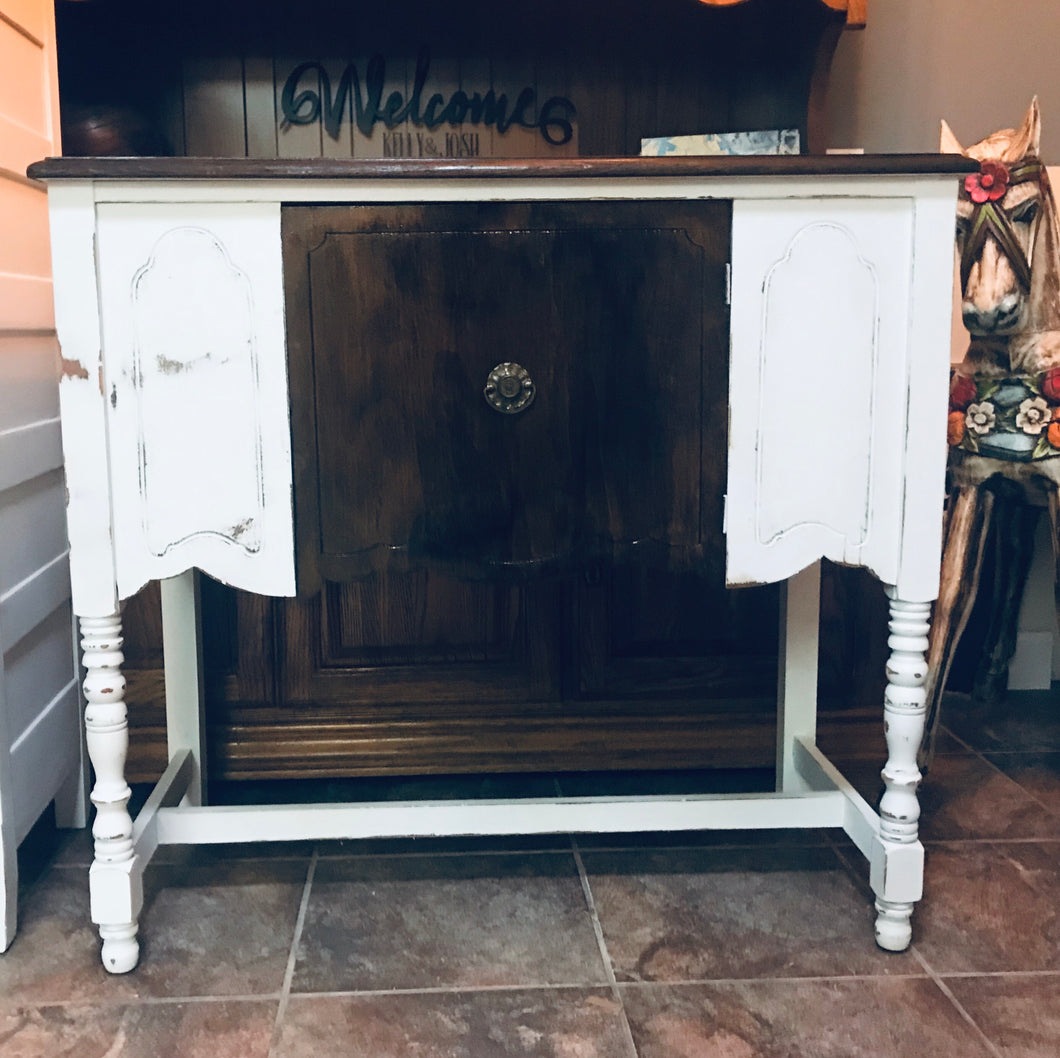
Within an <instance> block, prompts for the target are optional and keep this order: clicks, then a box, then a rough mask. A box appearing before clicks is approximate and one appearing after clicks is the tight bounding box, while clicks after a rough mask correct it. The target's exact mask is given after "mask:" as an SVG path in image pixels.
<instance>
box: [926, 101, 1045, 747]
mask: <svg viewBox="0 0 1060 1058" xmlns="http://www.w3.org/2000/svg"><path fill="white" fill-rule="evenodd" d="M1040 135H1041V119H1040V116H1039V112H1038V101H1037V99H1035V100H1033V101H1032V102H1031V106H1030V109H1029V110H1028V111H1027V115H1026V117H1025V118H1024V121H1023V124H1022V126H1021V127H1020V128H1019V129H1005V130H1003V131H1000V132H995V133H994V134H993V135H991V136H988V137H987V138H986V139H985V140H982V141H981V142H979V143H977V144H975V145H974V146H972V147H968V148H963V147H962V146H961V145H960V143H958V141H957V139H956V137H955V136H954V135H953V133H952V132H951V131H950V128H949V126H948V125H946V123H945V122H943V124H942V150H943V152H946V153H960V154H963V155H965V156H967V157H969V158H973V159H975V160H976V161H978V162H979V172H978V173H973V174H971V175H969V176H968V177H966V178H965V180H964V184H963V186H962V187H961V189H960V191H959V197H958V205H957V253H958V257H959V260H960V291H961V311H962V317H963V320H964V325H965V327H966V328H967V329H968V331H969V333H970V335H971V342H970V344H969V347H968V351H967V353H966V354H965V357H964V360H963V361H962V362H961V363H960V364H959V365H958V366H957V367H956V369H955V370H954V372H953V375H952V380H951V385H950V410H949V417H948V430H947V435H948V436H947V439H948V442H949V473H948V477H949V485H948V496H947V505H946V526H945V532H944V545H943V556H942V583H941V586H940V590H939V599H938V602H937V603H936V606H935V618H934V621H933V629H932V638H931V644H930V649H929V653H928V665H929V675H928V685H927V706H928V722H927V734H926V735H925V740H924V744H923V745H922V747H921V762H922V763H926V762H927V761H928V760H930V756H931V751H932V748H933V743H934V735H935V731H936V729H937V721H938V710H939V703H940V700H941V697H942V692H943V690H944V688H945V684H946V679H947V676H948V674H949V669H950V664H951V662H952V660H953V654H954V651H955V649H956V646H957V644H958V642H959V640H960V637H961V635H962V633H963V631H964V630H965V627H966V625H967V622H968V617H969V615H970V613H971V609H972V605H973V603H974V602H975V597H976V594H977V593H978V592H979V591H980V588H981V587H982V588H983V589H986V588H988V587H989V589H990V591H991V593H992V596H991V597H992V602H993V606H992V613H991V616H990V620H989V621H988V623H987V624H988V627H987V630H986V639H985V641H984V644H983V650H982V654H981V659H980V662H979V666H978V669H977V671H976V674H975V677H974V681H973V690H972V697H973V700H978V701H980V702H983V703H992V702H997V701H999V700H1000V699H1001V698H1002V697H1003V695H1004V692H1005V688H1006V685H1007V681H1008V666H1009V662H1010V661H1011V658H1012V655H1013V653H1014V650H1015V643H1016V630H1017V622H1018V616H1019V605H1020V601H1021V598H1022V595H1023V590H1024V588H1025V586H1026V582H1027V576H1028V572H1029V569H1030V563H1031V557H1032V554H1033V549H1034V535H1035V531H1036V527H1037V523H1038V520H1039V518H1040V517H1041V512H1042V510H1043V509H1044V510H1046V511H1048V512H1049V517H1050V519H1051V522H1052V527H1053V539H1054V541H1055V540H1056V539H1057V535H1056V531H1057V527H1058V521H1060V229H1058V226H1057V212H1056V203H1055V202H1054V200H1053V195H1052V192H1051V190H1050V187H1049V177H1048V174H1047V172H1046V169H1045V166H1044V165H1043V164H1042V161H1041V159H1040V158H1039V155H1038V147H1039V140H1040ZM987 551H989V552H990V556H991V558H992V562H987V563H986V564H985V565H984V562H983V559H984V554H985V553H986V552H987ZM990 567H992V582H991V584H990V585H987V584H985V583H984V584H982V585H981V584H980V581H981V573H982V572H983V571H984V570H985V569H987V568H990Z"/></svg>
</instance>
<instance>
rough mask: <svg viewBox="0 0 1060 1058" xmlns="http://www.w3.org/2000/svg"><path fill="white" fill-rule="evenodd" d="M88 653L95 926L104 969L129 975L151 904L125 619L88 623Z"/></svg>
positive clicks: (84, 623) (84, 631)
mask: <svg viewBox="0 0 1060 1058" xmlns="http://www.w3.org/2000/svg"><path fill="white" fill-rule="evenodd" d="M81 646H82V648H83V649H84V664H85V670H86V676H85V684H84V688H85V700H86V703H87V704H86V706H85V741H86V743H87V746H88V756H89V758H90V760H91V761H92V767H93V768H94V769H95V773H96V783H95V786H94V787H93V788H92V803H93V804H94V805H95V807H96V817H95V820H94V821H93V823H92V836H93V838H94V839H95V858H94V860H93V862H92V868H91V870H90V871H89V890H90V893H91V902H92V921H93V922H95V923H96V924H97V925H98V926H99V935H100V937H102V938H103V953H102V957H103V965H104V967H105V968H106V969H107V970H109V971H110V972H111V973H128V971H129V970H131V969H133V967H134V966H135V965H136V963H137V960H138V959H139V957H140V945H139V943H138V942H137V939H136V930H137V919H138V918H139V915H140V908H141V907H142V906H143V889H142V885H141V879H140V873H139V871H138V870H137V865H136V859H135V856H134V855H133V842H132V818H131V817H130V816H129V794H130V790H129V785H128V783H126V781H125V756H126V752H127V750H128V746H129V726H128V723H127V721H126V713H125V677H124V676H122V674H121V663H122V661H123V660H124V658H123V655H122V652H121V646H122V637H121V618H120V616H119V615H118V614H112V615H110V616H109V617H82V618H81Z"/></svg>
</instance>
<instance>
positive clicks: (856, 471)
mask: <svg viewBox="0 0 1060 1058" xmlns="http://www.w3.org/2000/svg"><path fill="white" fill-rule="evenodd" d="M52 196H53V197H52V203H53V205H52V209H53V225H54V231H55V233H56V234H55V236H54V238H55V248H56V255H57V258H58V257H61V258H62V260H63V267H62V269H61V271H60V270H59V269H57V273H56V279H57V288H58V290H57V293H58V318H59V321H60V323H59V328H60V335H61V336H63V340H64V352H65V355H66V356H67V357H68V358H69V363H70V370H69V371H68V378H67V380H66V381H65V382H64V384H63V391H64V401H63V420H64V436H65V443H66V451H67V459H68V474H69V478H70V517H71V539H72V541H73V553H72V560H73V563H74V587H75V592H74V598H75V604H76V608H77V611H78V613H80V614H82V615H84V616H85V617H86V618H87V620H85V621H84V622H83V627H84V633H85V646H86V667H87V668H88V670H89V673H90V680H89V681H88V682H86V691H87V693H88V694H89V700H90V703H91V705H90V716H89V730H90V740H91V745H92V753H93V761H94V763H96V768H97V774H98V775H99V776H100V781H99V783H98V784H97V788H96V791H95V792H94V794H93V798H94V800H96V801H97V803H98V804H99V806H100V816H101V817H102V820H103V821H102V822H98V823H97V826H98V829H97V834H96V837H97V859H96V863H95V865H94V866H93V869H92V906H93V918H94V919H95V920H96V921H97V922H99V923H100V929H101V933H102V934H103V935H104V937H105V938H106V944H105V955H104V962H105V964H106V965H107V966H108V969H111V970H112V971H119V970H126V969H129V968H131V966H132V965H133V964H134V963H135V960H136V957H137V955H136V950H137V949H136V940H135V937H136V917H137V915H138V911H139V906H140V901H141V897H140V881H139V879H140V875H141V873H142V871H143V868H144V866H145V864H146V862H147V861H148V860H149V859H150V856H151V854H152V853H153V851H154V849H155V848H156V847H157V846H158V845H159V844H166V843H173V842H217V841H250V840H256V839H259V838H260V839H264V838H269V839H275V840H288V839H290V840H294V839H305V838H325V837H369V836H411V835H427V834H502V833H546V832H557V831H578V830H586V831H622V830H629V829H634V830H635V829H647V828H651V829H662V830H683V829H703V828H722V827H734V826H743V827H782V826H809V827H829V826H842V827H843V828H844V830H845V831H846V832H847V833H848V834H849V835H850V836H851V838H852V840H853V841H854V842H855V844H856V845H857V847H858V848H859V849H860V850H861V851H862V853H863V854H864V855H865V857H866V859H867V860H868V861H869V865H870V880H871V883H872V886H873V889H874V891H875V893H876V896H877V907H878V913H879V926H878V929H879V941H880V943H881V944H882V945H883V946H885V947H892V948H900V947H903V946H904V945H906V944H908V938H909V930H908V924H909V914H910V912H911V910H912V906H913V903H914V902H915V900H917V899H918V898H919V895H920V883H921V878H922V873H923V859H922V849H921V847H920V844H919V842H918V841H917V838H916V817H917V815H918V812H919V809H918V806H917V800H916V776H915V775H913V773H912V771H911V770H910V767H912V769H913V771H915V758H914V757H911V756H910V753H911V752H912V751H911V750H910V747H911V746H915V743H916V740H917V730H918V725H921V726H922V723H923V718H922V710H921V711H920V712H919V713H918V709H919V708H920V707H919V706H918V704H917V702H918V701H919V699H918V698H917V694H918V693H921V692H918V687H919V684H918V682H917V681H918V680H919V679H921V676H920V675H919V673H920V668H921V667H922V656H921V651H922V640H923V632H924V629H925V628H926V620H927V609H928V608H927V604H928V602H929V601H930V600H931V599H932V598H933V597H934V594H935V592H936V590H937V582H938V553H939V552H938V543H939V539H940V532H941V529H940V525H941V504H942V477H943V473H944V467H945V444H944V428H945V422H944V415H943V412H944V409H945V403H946V399H945V394H946V382H947V373H948V361H949V355H948V353H949V345H948V333H949V332H948V327H949V295H950V289H951V272H952V216H953V209H954V201H955V198H956V182H955V180H954V179H953V178H952V177H945V176H934V177H933V176H920V177H915V176H908V177H903V176H883V177H878V178H872V177H864V176H856V177H850V178H845V177H825V178H819V179H818V178H814V179H809V178H798V179H792V180H788V179H779V178H776V177H764V178H746V179H739V180H732V179H724V178H701V177H681V178H665V179H658V178H646V179H641V178H619V179H606V180H605V179H599V178H579V179H577V180H567V179H556V180H551V179H549V180H527V179H522V178H517V179H507V180H500V179H498V180H492V179H491V180H486V181H476V180H474V179H471V178H460V179H453V180H431V181H426V180H415V179H367V180H351V181H343V180H314V179H312V178H306V179H303V180H297V181H296V180H277V181H271V180H258V181H255V180H248V181H231V180H229V181H220V180H218V181H214V180H196V181H186V182H180V181H172V180H144V181H130V180H118V181H107V180H100V181H97V182H93V181H91V180H62V181H56V182H55V184H54V186H53V188H52ZM675 197H676V198H681V197H687V198H731V199H734V200H735V202H734V220H733V261H732V363H731V372H730V412H731V430H730V453H729V480H728V497H727V503H726V521H727V534H728V548H727V550H728V569H729V576H730V579H731V580H732V581H734V582H751V581H755V582H762V581H777V580H785V579H787V578H789V577H793V576H794V577H795V579H794V580H793V581H792V583H791V584H790V586H789V592H788V594H787V603H786V613H787V614H788V618H789V620H788V624H787V627H786V630H785V633H784V636H783V638H782V642H783V665H782V668H783V676H782V678H783V685H782V690H781V695H780V704H781V722H780V737H779V741H778V747H777V754H778V791H777V792H776V793H771V794H760V795H759V794H756V795H746V796H738V797H721V798H714V797H693V798H665V797H664V798H575V799H561V798H548V799H543V800H534V801H516V802H508V801H503V802H500V801H499V802H474V803H463V802H446V803H444V804H423V803H414V804H390V803H388V804H360V805H288V806H270V807H251V808H238V809H226V808H210V807H187V806H184V807H179V808H178V807H175V806H176V805H177V803H178V802H179V801H180V800H181V799H182V798H186V800H187V801H191V802H194V801H196V800H198V797H199V792H200V789H201V787H200V781H201V779H200V777H201V764H202V763H203V762H202V725H201V709H202V681H201V668H200V665H201V662H200V649H201V642H200V633H199V631H198V622H197V616H196V611H197V607H196V601H195V591H194V580H193V578H192V575H191V574H189V573H188V571H189V570H190V569H192V568H193V567H199V568H202V569H205V570H207V571H208V572H210V573H211V574H212V575H214V576H216V577H219V578H220V579H222V580H225V581H227V582H229V583H232V584H236V585H238V586H241V587H244V588H247V589H248V590H251V591H257V592H262V593H268V594H286V593H290V592H292V591H293V590H294V574H293V529H292V525H291V505H290V481H291V470H290V450H289V426H288V406H287V391H286V372H285V366H286V365H285V361H284V356H285V350H284V329H283V290H282V282H281V277H282V270H281V257H280V252H281V248H280V205H281V203H284V202H292V203H293V202H321V201H326V202H343V201H349V202H365V201H369V202H395V201H396V202H417V201H419V202H431V201H475V200H481V199H490V200H496V199H512V200H516V199H538V200H540V199H566V200H586V199H607V198H613V199H629V198H636V199H652V198H675ZM94 240H95V241H96V242H97V244H98V268H99V270H98V275H97V273H96V271H95V261H94V260H93V257H92V248H93V243H94ZM97 305H98V306H99V308H98V309H97ZM351 473H356V468H355V467H352V468H351ZM821 557H830V558H833V559H836V560H838V561H842V562H849V563H855V564H860V565H864V566H867V567H868V568H869V569H871V570H872V571H873V572H874V573H876V575H877V576H879V577H880V578H881V579H883V580H884V581H885V582H886V583H887V584H890V585H894V586H895V587H894V588H893V589H891V591H892V598H893V599H894V602H893V606H892V616H893V625H892V633H893V634H892V640H891V647H892V652H893V653H892V662H891V666H890V669H889V673H890V677H889V678H890V683H889V688H888V697H887V702H886V704H885V710H886V713H887V718H888V721H887V722H888V746H889V760H888V764H887V768H886V771H885V782H886V784H887V795H886V797H885V800H884V804H883V812H882V815H879V814H877V813H876V812H875V811H874V810H873V809H872V808H871V806H869V805H868V804H867V803H866V802H865V801H864V800H863V799H862V798H861V797H859V796H858V794H857V793H856V792H855V791H854V790H853V788H852V787H851V786H850V784H849V783H848V782H846V780H845V779H843V777H842V776H841V775H840V774H839V773H838V772H837V771H836V769H835V768H834V767H833V766H832V765H831V764H830V763H829V762H828V761H827V759H826V758H824V757H823V755H822V754H821V753H820V751H819V750H817V748H816V746H815V745H814V738H815V727H816V712H815V701H814V697H815V689H816V663H817V636H816V620H815V614H816V612H817V599H816V596H817V591H818V585H817V572H816V569H815V568H814V569H809V570H807V572H805V573H800V571H802V570H804V569H807V567H811V566H814V565H815V563H816V562H817V560H818V559H820V558H821ZM796 575H797V576H796ZM168 577H172V578H177V579H174V580H173V581H170V582H168V583H167V586H166V592H165V594H164V599H165V600H166V605H165V610H164V620H165V623H166V625H167V629H166V664H167V670H172V671H167V698H168V699H169V708H170V710H171V715H170V724H169V731H170V736H171V744H170V752H171V763H170V767H169V768H168V769H167V771H166V774H165V776H164V777H163V779H162V780H161V782H160V784H159V786H158V787H157V788H156V791H155V793H154V794H153V795H152V797H151V798H150V799H149V801H148V803H147V805H146V807H145V809H144V810H143V812H142V813H141V815H140V817H139V818H138V819H137V821H136V823H135V827H134V826H133V825H132V823H131V821H130V820H129V819H128V813H127V811H126V804H127V788H126V787H125V783H124V779H123V777H122V761H123V758H124V752H125V739H126V738H127V731H126V728H125V720H124V704H123V702H122V701H121V700H120V687H119V683H118V682H117V680H116V678H118V677H120V674H119V673H118V671H117V665H118V664H119V663H120V643H119V642H118V640H117V636H118V632H119V625H118V619H117V616H116V613H117V598H118V597H124V596H126V595H128V594H130V593H131V592H133V591H135V590H136V589H137V588H139V587H140V585H141V584H143V583H144V582H145V581H147V580H150V579H155V578H168ZM918 666H919V667H918ZM178 670H179V671H178ZM169 677H172V679H170V678H169ZM104 684H106V686H104ZM171 688H172V689H173V693H172V694H169V693H168V691H169V690H170V689H171ZM921 696H922V693H921Z"/></svg>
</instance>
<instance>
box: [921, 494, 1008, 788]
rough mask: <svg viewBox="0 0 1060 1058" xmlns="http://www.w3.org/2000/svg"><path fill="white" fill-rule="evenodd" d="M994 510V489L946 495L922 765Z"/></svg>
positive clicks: (969, 607)
mask: <svg viewBox="0 0 1060 1058" xmlns="http://www.w3.org/2000/svg"><path fill="white" fill-rule="evenodd" d="M993 513H994V494H993V493H992V492H989V491H987V490H984V489H981V488H979V487H976V486H969V487H967V488H961V489H955V490H954V491H953V492H952V493H951V494H950V498H949V504H948V508H947V516H946V533H945V540H944V543H943V548H942V577H941V583H940V585H939V597H938V599H937V600H936V602H935V612H934V616H933V618H932V622H931V633H930V638H931V642H930V646H929V648H928V658H927V663H928V675H927V680H926V681H925V685H924V698H925V702H926V709H927V714H926V722H925V726H924V739H923V743H922V744H921V746H920V750H919V757H918V759H919V763H920V766H921V767H923V768H926V767H927V766H928V764H929V763H930V761H931V757H932V754H933V753H934V751H935V737H936V735H937V733H938V723H939V710H940V706H941V704H942V695H943V692H944V691H945V690H946V680H947V678H948V677H949V673H950V665H951V664H952V663H953V656H954V654H955V653H956V651H957V644H958V643H960V641H961V636H962V635H963V634H964V629H965V626H966V625H967V624H968V617H969V615H970V614H971V612H972V606H973V604H974V603H975V596H976V592H977V591H978V589H979V574H980V572H981V570H982V565H983V551H984V548H983V542H984V541H985V539H986V536H987V533H988V532H989V529H990V522H991V520H992V518H993Z"/></svg>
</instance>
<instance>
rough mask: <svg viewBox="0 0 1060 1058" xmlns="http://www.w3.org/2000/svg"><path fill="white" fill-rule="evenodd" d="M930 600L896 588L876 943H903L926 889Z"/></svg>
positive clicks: (875, 881)
mask: <svg viewBox="0 0 1060 1058" xmlns="http://www.w3.org/2000/svg"><path fill="white" fill-rule="evenodd" d="M930 619H931V606H930V604H929V603H920V602H904V601H902V600H901V599H897V598H895V597H894V595H893V593H891V620H890V630H891V635H890V638H889V639H888V641H887V643H888V646H889V647H890V649H891V656H890V658H889V660H888V662H887V691H886V694H885V696H884V729H885V732H886V736H887V763H886V764H885V765H884V768H883V782H884V786H885V787H886V789H885V791H884V794H883V797H882V798H881V800H880V847H879V848H878V850H876V854H875V855H874V856H873V857H872V879H871V881H872V888H873V890H874V891H875V893H876V910H877V912H878V917H877V919H876V943H877V944H879V946H880V947H881V948H886V949H887V950H888V951H904V950H905V949H906V948H908V947H909V942H910V940H911V939H912V929H911V927H910V923H909V919H910V916H911V915H912V913H913V905H914V904H915V903H916V901H917V900H919V899H920V897H921V895H922V894H923V883H924V848H923V846H922V845H921V844H920V841H919V839H918V837H917V831H918V823H919V819H920V803H919V802H918V801H917V787H918V786H919V784H920V770H919V768H918V767H917V751H918V749H919V747H920V743H921V740H922V739H923V736H924V716H925V711H926V696H925V688H924V684H925V680H926V679H927V660H926V655H927V649H928V631H929V629H930Z"/></svg>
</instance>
